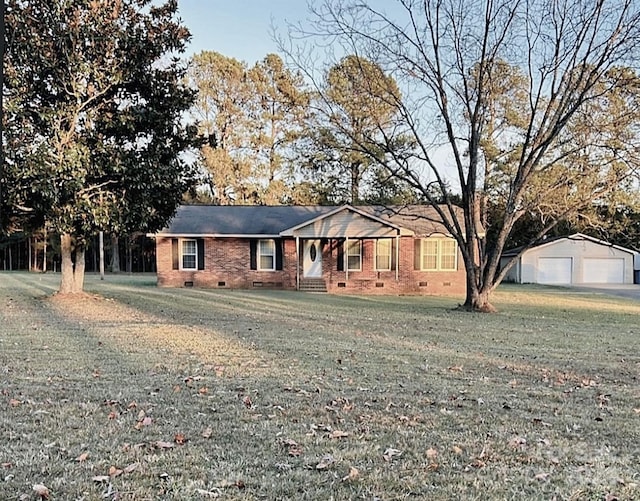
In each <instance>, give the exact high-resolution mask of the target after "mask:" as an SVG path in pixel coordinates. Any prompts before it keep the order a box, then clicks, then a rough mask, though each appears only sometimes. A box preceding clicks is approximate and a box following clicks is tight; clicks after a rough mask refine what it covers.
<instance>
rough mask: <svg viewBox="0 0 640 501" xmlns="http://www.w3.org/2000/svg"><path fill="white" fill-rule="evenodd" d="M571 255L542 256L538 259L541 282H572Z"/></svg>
mask: <svg viewBox="0 0 640 501" xmlns="http://www.w3.org/2000/svg"><path fill="white" fill-rule="evenodd" d="M571 263H572V259H571V258H570V257H541V258H539V259H538V283H539V284H570V283H571V268H572V267H571Z"/></svg>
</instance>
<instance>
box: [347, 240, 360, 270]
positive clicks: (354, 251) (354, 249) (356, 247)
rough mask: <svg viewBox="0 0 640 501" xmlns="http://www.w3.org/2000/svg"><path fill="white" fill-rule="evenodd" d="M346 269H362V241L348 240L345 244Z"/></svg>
mask: <svg viewBox="0 0 640 501" xmlns="http://www.w3.org/2000/svg"><path fill="white" fill-rule="evenodd" d="M347 270H349V271H360V270H362V241H361V240H349V245H347Z"/></svg>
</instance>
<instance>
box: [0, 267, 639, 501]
mask: <svg viewBox="0 0 640 501" xmlns="http://www.w3.org/2000/svg"><path fill="white" fill-rule="evenodd" d="M87 284H88V288H89V289H90V291H91V292H92V294H100V296H99V297H88V298H84V299H83V300H82V301H73V300H68V299H64V300H62V299H56V298H54V299H47V298H48V296H49V295H50V294H51V293H52V291H53V290H54V288H55V285H56V277H51V276H41V275H28V274H2V275H0V307H2V310H1V311H2V315H3V316H2V320H3V322H2V325H1V326H0V357H1V358H0V362H1V364H2V368H3V372H2V374H0V377H1V379H0V391H1V392H2V398H3V399H2V400H0V408H1V409H2V412H0V420H1V421H0V422H1V423H2V440H3V445H4V447H3V448H2V449H0V451H1V452H0V455H1V456H0V463H2V465H3V466H2V468H3V470H2V474H3V475H2V476H3V478H4V481H3V482H2V483H0V492H2V493H7V494H6V496H5V498H7V499H29V498H35V497H36V496H37V493H35V491H32V487H33V485H35V484H42V485H43V486H45V487H46V488H47V489H48V490H49V492H50V498H51V499H114V500H115V499H132V500H142V499H175V500H178V499H216V498H217V499H247V500H258V499H309V500H311V499H331V498H332V499H345V500H346V499H368V500H373V499H381V500H390V499H452V498H456V497H457V498H460V499H465V500H466V499H518V500H520V499H541V500H542V499H545V500H547V499H554V498H555V499H575V500H578V499H585V500H586V499H589V500H590V499H593V500H599V499H609V500H611V501H612V500H613V499H620V500H622V499H634V498H638V497H639V496H640V490H639V487H638V483H640V479H639V478H638V470H637V464H638V463H637V462H638V457H639V452H640V451H639V449H638V444H639V443H640V437H639V432H638V430H639V429H640V426H639V425H640V391H639V390H638V377H639V376H640V358H639V355H638V349H637V348H638V337H637V335H638V330H640V329H638V327H637V325H638V324H637V318H638V317H637V315H638V313H640V310H639V305H638V304H637V303H634V302H632V301H628V300H622V299H607V298H600V297H595V296H590V295H571V294H569V293H565V294H558V293H556V292H555V291H554V290H552V289H534V290H532V289H530V288H522V287H520V288H507V289H505V291H504V292H499V293H498V294H497V296H496V304H497V306H498V307H499V309H500V313H498V314H497V315H477V314H469V313H462V312H457V311H453V308H454V307H455V306H456V304H457V302H458V301H459V299H456V298H420V297H376V298H360V297H336V296H330V295H309V294H297V293H288V292H281V291H280V292H277V291H260V292H246V291H245V292H242V291H205V290H196V289H180V290H175V289H157V288H155V286H154V283H153V279H152V278H145V277H142V278H140V277H135V278H128V277H108V279H107V280H106V281H105V282H100V281H99V280H96V279H94V278H93V277H89V279H88V282H87ZM23 496H26V498H23Z"/></svg>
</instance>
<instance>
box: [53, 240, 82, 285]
mask: <svg viewBox="0 0 640 501" xmlns="http://www.w3.org/2000/svg"><path fill="white" fill-rule="evenodd" d="M60 253H61V255H62V266H61V270H60V271H61V279H60V289H59V290H58V292H59V293H60V294H78V293H81V292H83V289H84V246H82V245H76V246H75V247H74V244H73V239H72V238H71V235H70V234H68V233H64V234H62V235H61V236H60ZM74 257H75V260H74ZM74 261H75V262H74Z"/></svg>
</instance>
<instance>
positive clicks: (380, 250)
mask: <svg viewBox="0 0 640 501" xmlns="http://www.w3.org/2000/svg"><path fill="white" fill-rule="evenodd" d="M391 247H392V246H391V239H390V238H380V239H378V240H376V270H377V271H389V270H390V269H391Z"/></svg>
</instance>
